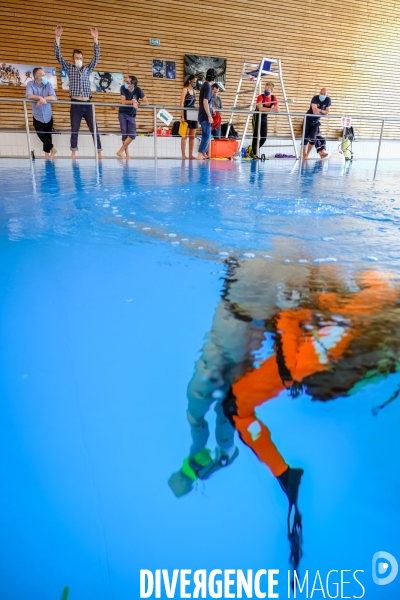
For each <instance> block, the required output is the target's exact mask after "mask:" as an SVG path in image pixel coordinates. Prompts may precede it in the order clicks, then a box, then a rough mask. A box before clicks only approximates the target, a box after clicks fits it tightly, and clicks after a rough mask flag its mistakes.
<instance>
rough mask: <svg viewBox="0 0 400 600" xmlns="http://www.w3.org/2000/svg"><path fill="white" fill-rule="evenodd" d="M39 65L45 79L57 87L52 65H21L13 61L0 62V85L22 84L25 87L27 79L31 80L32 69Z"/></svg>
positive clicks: (55, 74)
mask: <svg viewBox="0 0 400 600" xmlns="http://www.w3.org/2000/svg"><path fill="white" fill-rule="evenodd" d="M35 66H36V67H38V66H39V67H40V68H41V69H43V70H44V72H45V74H46V77H47V79H48V80H49V82H50V83H51V85H52V86H53V88H54V89H55V90H56V89H57V73H56V70H55V68H54V67H42V66H41V65H21V64H15V63H7V62H3V63H1V62H0V85H22V86H24V87H26V85H27V84H28V82H29V81H33V69H34V68H35Z"/></svg>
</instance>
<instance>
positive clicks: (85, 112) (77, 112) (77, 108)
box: [70, 100, 101, 152]
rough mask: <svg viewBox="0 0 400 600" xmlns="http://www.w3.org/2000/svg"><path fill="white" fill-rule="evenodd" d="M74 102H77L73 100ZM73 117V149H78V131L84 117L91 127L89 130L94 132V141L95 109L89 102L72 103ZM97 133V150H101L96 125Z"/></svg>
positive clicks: (71, 113)
mask: <svg viewBox="0 0 400 600" xmlns="http://www.w3.org/2000/svg"><path fill="white" fill-rule="evenodd" d="M73 102H76V101H75V100H73ZM70 117H71V150H78V133H79V129H80V126H81V121H82V119H85V121H86V125H87V126H88V127H89V131H90V133H91V134H92V137H93V141H94V122H93V110H92V107H91V105H90V103H89V102H82V103H81V104H71V110H70ZM96 134H97V150H98V151H99V152H100V150H101V142H100V136H99V132H98V129H97V127H96Z"/></svg>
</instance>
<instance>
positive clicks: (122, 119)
mask: <svg viewBox="0 0 400 600" xmlns="http://www.w3.org/2000/svg"><path fill="white" fill-rule="evenodd" d="M118 118H119V124H120V127H121V133H122V141H123V142H124V141H125V140H126V138H128V137H130V138H132V140H134V139H135V137H136V119H135V117H132V115H127V114H126V113H122V112H120V113H118Z"/></svg>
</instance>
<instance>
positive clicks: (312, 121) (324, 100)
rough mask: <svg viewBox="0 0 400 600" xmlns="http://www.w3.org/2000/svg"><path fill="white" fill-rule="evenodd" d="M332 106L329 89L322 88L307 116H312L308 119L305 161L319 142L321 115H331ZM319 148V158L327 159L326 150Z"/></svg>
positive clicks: (304, 142)
mask: <svg viewBox="0 0 400 600" xmlns="http://www.w3.org/2000/svg"><path fill="white" fill-rule="evenodd" d="M331 105H332V100H331V99H330V98H329V96H328V90H327V88H322V89H321V91H320V93H319V95H316V96H313V98H312V100H311V104H310V108H309V109H308V111H307V114H308V115H312V116H311V117H306V127H305V132H304V141H303V160H307V159H308V157H309V155H310V152H311V150H312V148H313V146H315V143H316V141H317V136H318V134H319V124H320V120H321V119H320V117H319V115H327V114H328V113H329V108H330V106H331ZM320 137H322V136H320ZM318 147H319V150H318V154H319V156H320V157H321V158H326V157H327V156H328V153H327V152H325V150H324V148H322V149H321V148H320V146H318Z"/></svg>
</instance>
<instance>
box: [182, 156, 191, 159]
mask: <svg viewBox="0 0 400 600" xmlns="http://www.w3.org/2000/svg"><path fill="white" fill-rule="evenodd" d="M189 158H190V156H189ZM182 160H187V156H183V155H182Z"/></svg>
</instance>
